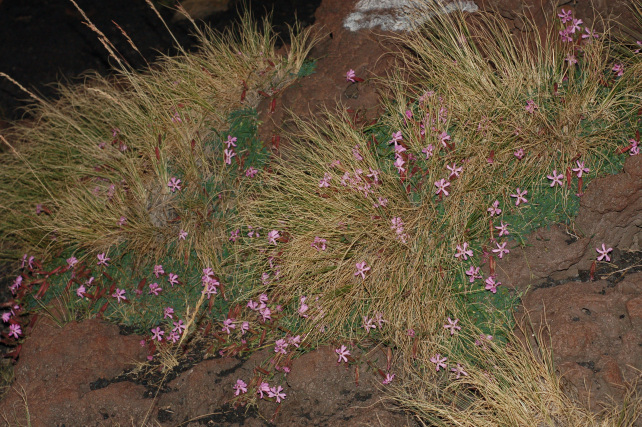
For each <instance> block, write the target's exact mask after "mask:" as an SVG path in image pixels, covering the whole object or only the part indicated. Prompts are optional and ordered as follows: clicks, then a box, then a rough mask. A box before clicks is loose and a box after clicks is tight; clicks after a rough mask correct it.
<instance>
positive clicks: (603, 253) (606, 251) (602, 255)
mask: <svg viewBox="0 0 642 427" xmlns="http://www.w3.org/2000/svg"><path fill="white" fill-rule="evenodd" d="M595 250H596V251H597V253H599V254H600V256H599V257H597V260H598V261H602V260H603V259H606V261H607V262H609V261H611V257H610V256H609V252H611V251H612V250H613V248H607V247H606V246H605V245H604V243H602V249H601V250H600V248H595Z"/></svg>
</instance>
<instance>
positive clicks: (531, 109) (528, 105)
mask: <svg viewBox="0 0 642 427" xmlns="http://www.w3.org/2000/svg"><path fill="white" fill-rule="evenodd" d="M525 109H526V111H528V112H529V113H531V114H535V110H537V109H539V107H538V106H537V104H535V101H533V100H532V99H529V100H528V101H526V107H525Z"/></svg>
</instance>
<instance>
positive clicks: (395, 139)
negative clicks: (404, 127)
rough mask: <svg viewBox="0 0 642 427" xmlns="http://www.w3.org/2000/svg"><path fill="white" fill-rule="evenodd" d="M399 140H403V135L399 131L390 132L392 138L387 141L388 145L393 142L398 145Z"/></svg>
mask: <svg viewBox="0 0 642 427" xmlns="http://www.w3.org/2000/svg"><path fill="white" fill-rule="evenodd" d="M400 141H403V135H402V134H401V131H397V132H394V133H393V134H392V139H391V140H390V141H388V145H390V144H395V147H396V146H397V145H399V142H400Z"/></svg>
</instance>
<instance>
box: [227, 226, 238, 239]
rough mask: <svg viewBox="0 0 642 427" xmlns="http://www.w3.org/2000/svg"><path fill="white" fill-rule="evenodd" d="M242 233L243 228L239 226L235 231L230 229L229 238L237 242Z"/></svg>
mask: <svg viewBox="0 0 642 427" xmlns="http://www.w3.org/2000/svg"><path fill="white" fill-rule="evenodd" d="M240 233H241V230H240V229H238V228H237V229H236V230H234V231H230V237H229V239H228V240H229V241H230V242H236V241H237V240H238V238H239V234H240Z"/></svg>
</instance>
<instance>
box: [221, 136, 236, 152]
mask: <svg viewBox="0 0 642 427" xmlns="http://www.w3.org/2000/svg"><path fill="white" fill-rule="evenodd" d="M235 142H236V137H235V136H234V137H233V136H232V135H228V136H227V141H225V142H223V144H225V145H227V148H228V149H229V148H230V147H236V144H235Z"/></svg>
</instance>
